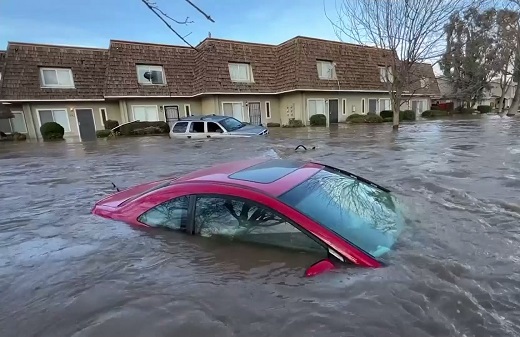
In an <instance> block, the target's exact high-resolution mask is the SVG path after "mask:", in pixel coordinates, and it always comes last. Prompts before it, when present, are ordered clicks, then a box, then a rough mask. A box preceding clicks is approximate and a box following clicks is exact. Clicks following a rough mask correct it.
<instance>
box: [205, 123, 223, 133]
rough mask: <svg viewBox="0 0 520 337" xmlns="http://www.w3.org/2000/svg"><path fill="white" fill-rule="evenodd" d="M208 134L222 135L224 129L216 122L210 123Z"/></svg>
mask: <svg viewBox="0 0 520 337" xmlns="http://www.w3.org/2000/svg"><path fill="white" fill-rule="evenodd" d="M208 132H212V133H215V132H219V133H222V132H223V131H222V128H221V127H220V126H219V125H218V124H217V123H215V122H208Z"/></svg>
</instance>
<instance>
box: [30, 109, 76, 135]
mask: <svg viewBox="0 0 520 337" xmlns="http://www.w3.org/2000/svg"><path fill="white" fill-rule="evenodd" d="M46 110H51V111H52V112H53V114H52V120H53V121H54V122H56V120H55V118H54V111H55V110H64V111H65V115H66V116H67V124H68V127H69V131H67V128H65V127H63V129H65V133H71V132H72V128H71V127H70V118H69V110H68V109H67V108H46V109H36V117H38V124H39V125H40V127H41V126H42V120H41V118H40V111H46ZM60 125H61V124H60ZM62 126H63V125H62ZM78 131H79V130H78Z"/></svg>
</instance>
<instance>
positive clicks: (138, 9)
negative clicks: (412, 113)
mask: <svg viewBox="0 0 520 337" xmlns="http://www.w3.org/2000/svg"><path fill="white" fill-rule="evenodd" d="M155 1H156V3H157V5H158V6H159V7H160V8H161V9H162V10H163V11H164V12H166V13H167V14H168V15H170V16H172V17H174V18H176V19H180V20H184V19H185V18H186V16H189V17H190V20H193V21H194V23H191V24H189V25H187V26H184V25H182V26H180V25H172V26H173V27H174V28H175V29H177V31H178V32H179V33H180V34H181V35H186V34H188V33H190V32H191V34H190V35H189V36H188V37H187V38H186V39H187V40H188V42H190V43H191V44H193V45H196V44H197V43H199V42H200V41H202V40H203V39H204V38H205V37H207V36H208V32H211V35H212V37H216V38H224V39H235V40H242V41H251V42H261V43H274V44H277V43H281V42H283V41H285V40H287V39H290V38H291V37H294V36H296V35H304V36H311V37H318V38H324V39H332V40H337V37H336V35H335V33H334V30H333V29H332V26H331V24H330V22H329V21H328V19H327V18H326V17H325V13H324V1H325V2H326V4H327V11H328V12H329V11H333V10H334V8H333V7H334V0H192V2H193V3H194V4H196V5H197V6H198V7H200V8H202V9H203V10H204V11H205V12H206V13H208V14H209V15H210V16H211V17H212V18H213V19H214V20H215V23H212V22H210V21H208V20H206V18H205V17H203V16H202V15H201V14H200V13H199V12H197V11H196V10H195V9H194V8H193V7H191V6H190V5H189V4H188V3H187V2H185V1H184V0H155ZM331 14H333V13H331ZM110 39H119V40H131V41H144V42H154V43H165V44H180V45H184V44H183V42H182V41H181V40H180V39H179V38H178V37H177V36H175V35H174V34H173V33H172V32H171V31H170V30H169V29H168V28H167V27H166V26H165V25H164V24H163V23H162V22H161V21H160V20H159V19H158V18H157V17H156V16H155V15H154V14H153V13H152V12H151V11H150V10H149V9H148V8H146V6H145V5H144V4H143V3H142V2H141V0H0V49H5V48H6V46H7V42H8V41H17V42H36V43H49V44H66V45H79V46H92V47H103V48H106V47H108V43H109V40H110Z"/></svg>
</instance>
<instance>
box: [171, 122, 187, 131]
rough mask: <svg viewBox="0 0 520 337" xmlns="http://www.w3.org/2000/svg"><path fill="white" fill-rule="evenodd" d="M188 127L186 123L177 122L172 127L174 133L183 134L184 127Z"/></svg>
mask: <svg viewBox="0 0 520 337" xmlns="http://www.w3.org/2000/svg"><path fill="white" fill-rule="evenodd" d="M187 126H188V122H178V123H175V125H174V126H173V132H174V133H184V132H186V127H187Z"/></svg>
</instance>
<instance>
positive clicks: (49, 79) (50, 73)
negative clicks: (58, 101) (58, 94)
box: [43, 70, 59, 85]
mask: <svg viewBox="0 0 520 337" xmlns="http://www.w3.org/2000/svg"><path fill="white" fill-rule="evenodd" d="M43 84H44V85H58V84H59V83H58V76H57V75H56V71H55V70H43Z"/></svg>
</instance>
